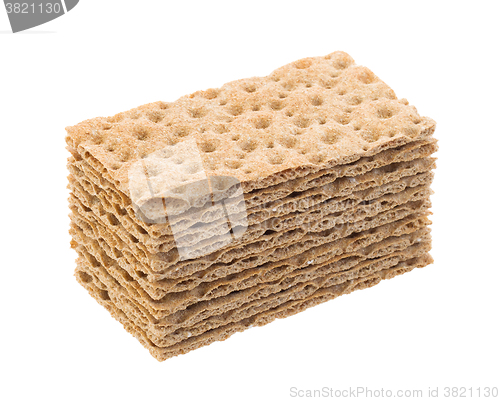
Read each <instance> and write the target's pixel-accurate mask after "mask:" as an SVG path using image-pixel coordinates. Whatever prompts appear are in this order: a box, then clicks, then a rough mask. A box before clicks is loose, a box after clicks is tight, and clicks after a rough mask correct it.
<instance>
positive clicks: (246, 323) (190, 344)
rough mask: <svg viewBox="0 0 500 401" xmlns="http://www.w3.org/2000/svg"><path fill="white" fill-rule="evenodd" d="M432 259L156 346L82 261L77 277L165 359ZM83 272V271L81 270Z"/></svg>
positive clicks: (327, 288)
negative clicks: (113, 299)
mask: <svg viewBox="0 0 500 401" xmlns="http://www.w3.org/2000/svg"><path fill="white" fill-rule="evenodd" d="M430 263H432V258H431V257H430V256H429V255H428V254H426V255H424V256H421V257H417V258H414V259H410V260H407V261H404V262H401V263H399V264H397V265H396V266H394V267H391V268H388V269H385V270H381V271H377V272H375V273H373V274H370V275H368V276H365V277H360V278H355V279H350V280H348V281H346V282H344V283H341V284H329V283H328V284H326V285H325V286H324V287H320V288H318V289H316V290H314V288H313V290H314V291H313V292H312V294H307V290H309V288H306V289H305V291H304V292H305V293H306V295H305V297H303V298H302V299H292V300H289V301H287V302H283V303H282V304H281V305H280V306H279V307H277V308H272V309H269V310H267V311H266V312H264V313H260V314H257V315H254V316H251V317H249V318H246V319H243V320H242V321H240V322H237V323H231V324H229V325H225V326H222V327H218V328H216V329H212V330H209V331H207V332H204V333H203V334H201V335H199V336H192V337H190V338H188V339H187V340H184V341H181V342H179V343H177V344H175V345H173V346H170V347H157V346H155V345H154V344H153V343H152V342H151V341H150V340H149V338H148V336H147V334H146V333H145V332H144V331H143V330H142V329H140V328H139V327H138V326H136V325H134V324H133V323H132V322H131V321H130V320H129V319H128V318H127V316H126V314H125V313H124V312H123V311H122V310H121V309H119V308H118V307H117V306H116V305H115V304H114V303H113V302H112V301H111V299H110V298H109V295H108V293H107V287H106V286H105V285H104V284H102V283H101V282H100V281H99V280H98V279H97V278H96V277H93V276H91V275H90V274H88V273H86V272H85V266H81V265H79V266H78V267H77V272H76V277H77V280H78V281H79V282H80V284H82V285H83V286H84V287H85V288H86V289H87V290H88V291H89V293H90V295H92V297H94V298H95V299H96V300H97V301H98V302H99V303H100V304H101V305H102V306H104V307H105V308H106V309H107V310H108V311H109V312H110V313H111V315H112V316H113V317H114V318H115V319H116V320H118V321H119V322H120V323H122V324H123V326H124V328H125V329H126V330H127V331H128V332H129V333H131V334H132V335H134V336H135V337H136V338H137V339H138V340H139V341H140V342H141V344H142V345H143V346H144V347H145V348H147V349H148V350H149V351H150V353H151V355H153V356H154V357H155V358H156V359H158V360H159V361H163V360H166V359H168V358H171V357H173V356H176V355H180V354H185V353H187V352H190V351H192V350H194V349H197V348H200V347H203V346H206V345H209V344H211V343H213V342H215V341H223V340H226V339H227V338H229V337H230V336H231V335H233V334H235V333H237V332H241V331H244V330H246V329H248V328H250V327H252V326H263V325H265V324H268V323H270V322H272V321H273V320H275V319H276V318H285V317H288V316H291V315H294V314H296V313H298V312H301V311H303V310H305V309H307V308H309V307H312V306H315V305H318V304H320V303H323V302H326V301H328V300H331V299H334V298H336V297H338V296H340V295H344V294H348V293H350V292H352V291H355V290H359V289H364V288H369V287H372V286H374V285H376V284H378V283H379V282H380V281H381V280H383V279H390V278H393V277H395V276H397V275H400V274H404V273H406V272H409V271H411V270H413V269H414V268H420V267H424V266H426V265H428V264H430ZM80 272H82V273H84V274H80Z"/></svg>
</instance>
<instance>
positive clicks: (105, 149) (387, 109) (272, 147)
mask: <svg viewBox="0 0 500 401" xmlns="http://www.w3.org/2000/svg"><path fill="white" fill-rule="evenodd" d="M434 127H435V122H434V121H433V120H432V119H430V118H426V117H421V116H419V114H418V113H417V110H416V109H415V107H413V106H410V105H408V101H407V100H406V99H398V98H397V97H396V95H395V93H394V91H393V90H392V89H391V88H390V87H389V86H388V85H387V84H385V83H384V82H383V81H381V80H380V79H379V78H378V77H377V76H376V75H375V74H374V73H373V72H372V71H370V70H369V69H368V68H366V67H362V66H358V65H356V64H355V63H354V60H353V59H352V58H351V57H350V56H349V55H348V54H346V53H344V52H334V53H332V54H329V55H327V56H325V57H312V58H305V59H301V60H298V61H295V62H293V63H290V64H287V65H285V66H284V67H281V68H279V69H277V70H275V71H274V72H272V73H271V74H270V75H268V76H267V77H255V78H248V79H242V80H237V81H233V82H229V83H227V84H225V85H223V86H222V87H221V88H219V89H208V90H205V91H198V92H195V93H193V94H191V95H187V96H183V97H181V98H180V99H178V100H177V101H175V102H172V103H167V102H156V103H150V104H146V105H144V106H141V107H138V108H135V109H132V110H129V111H126V112H123V113H119V114H117V115H115V116H113V117H108V118H105V117H98V118H94V119H91V120H86V121H83V122H81V123H80V124H77V125H75V126H72V127H67V128H66V130H67V133H68V135H67V137H66V141H67V144H68V147H69V149H70V151H71V152H72V153H73V155H74V156H75V157H77V159H81V158H84V159H85V160H86V161H88V162H89V163H90V164H91V165H92V166H93V167H94V168H97V169H98V170H99V171H100V172H101V173H102V174H103V176H104V177H105V178H107V179H108V180H110V181H111V182H112V183H114V184H115V185H116V187H117V188H118V189H119V190H120V191H122V192H123V193H124V194H126V195H127V196H130V193H129V190H128V172H129V169H130V167H131V166H132V165H133V164H134V163H136V162H137V161H139V160H141V159H144V158H147V157H148V155H150V154H152V153H154V152H158V151H161V150H162V149H164V148H165V147H167V146H172V145H175V144H178V143H179V142H183V141H186V140H194V141H195V142H196V144H197V147H198V150H199V152H200V155H201V161H202V165H203V166H202V167H203V169H204V171H205V173H206V174H207V175H208V176H226V177H227V176H229V177H234V178H236V179H237V180H239V181H240V182H241V186H242V188H243V190H244V191H245V192H248V191H251V190H253V189H256V188H262V187H267V186H269V185H274V184H277V183H279V182H284V181H287V180H289V179H293V178H296V177H298V176H304V175H306V174H308V173H310V172H315V171H318V170H322V169H325V168H329V167H332V166H335V165H338V164H344V163H351V162H353V161H355V160H358V159H359V158H361V157H366V156H371V155H374V154H376V153H378V152H380V151H381V150H383V149H387V148H392V147H397V146H400V145H403V144H405V143H409V142H412V141H416V140H421V139H425V138H427V137H429V136H431V135H432V133H433V131H434ZM176 163H177V164H179V168H178V170H177V174H176V177H174V178H172V179H175V180H178V182H179V183H182V182H185V181H187V180H189V177H190V176H192V174H197V173H198V172H199V171H193V167H192V165H191V164H189V163H184V160H179V161H178V162H176ZM183 166H184V167H183Z"/></svg>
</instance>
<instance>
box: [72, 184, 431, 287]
mask: <svg viewBox="0 0 500 401" xmlns="http://www.w3.org/2000/svg"><path fill="white" fill-rule="evenodd" d="M430 194H431V190H430V189H429V188H428V186H425V185H422V186H417V187H413V188H407V189H405V190H403V191H402V192H400V193H397V194H390V195H384V196H382V197H380V198H377V199H375V200H374V201H372V202H370V203H367V204H364V205H361V206H359V207H357V208H349V209H346V210H345V211H343V212H340V213H338V214H337V212H334V213H333V214H330V215H329V214H324V213H318V214H313V215H305V216H304V217H302V218H300V216H298V217H296V218H295V219H294V220H295V221H296V226H297V228H293V229H291V230H288V231H287V230H285V231H283V232H280V231H275V230H272V232H271V233H270V234H267V235H266V233H267V231H266V230H265V229H264V230H261V233H259V235H260V237H259V238H258V241H256V242H252V243H248V244H246V246H245V247H244V248H230V249H228V250H221V251H218V252H216V253H215V254H214V256H212V255H210V256H209V257H204V258H199V259H196V260H194V261H192V260H188V261H182V262H178V263H176V264H172V263H169V264H168V262H167V263H163V264H162V265H160V266H162V267H164V268H163V270H164V271H163V273H164V276H163V278H178V277H181V276H186V275H191V274H193V273H195V272H196V271H200V270H202V269H206V268H207V267H209V266H210V265H212V264H214V263H229V262H231V261H234V260H235V259H240V258H242V257H245V256H249V255H251V254H253V253H262V252H263V251H265V250H267V249H272V248H275V247H276V246H279V245H282V244H287V245H288V244H291V243H296V242H302V243H304V242H307V241H309V242H310V243H311V244H312V245H319V244H321V243H324V242H327V241H325V238H328V234H323V233H324V232H325V231H326V230H334V231H335V227H336V226H337V227H338V226H341V225H344V224H345V223H353V222H356V221H360V220H363V219H366V218H369V217H373V216H375V215H377V214H379V213H381V212H383V211H388V210H390V209H393V208H394V207H396V206H398V205H402V204H405V203H409V202H418V201H421V200H423V199H426V198H428V196H429V195H430ZM77 213H78V212H77V210H74V211H73V215H72V216H76V215H77ZM74 218H76V217H74ZM300 224H302V225H303V226H300ZM305 224H307V225H305ZM79 226H82V227H84V229H86V230H87V231H88V232H89V236H91V237H97V238H99V237H103V238H106V237H109V233H107V232H106V230H103V229H101V230H99V228H100V226H98V225H95V224H94V225H92V224H91V222H89V221H88V220H87V221H86V222H85V221H84V220H83V219H82V217H81V216H80V218H79ZM108 243H111V244H113V243H116V241H108ZM119 253H121V254H126V253H127V250H126V249H125V248H123V247H122V248H120V249H119ZM170 265H173V266H174V268H169V266H170ZM141 267H142V268H143V269H147V271H148V273H151V270H149V269H150V268H152V269H153V271H157V272H162V269H155V268H154V265H153V264H150V265H145V264H141ZM165 267H166V268H165Z"/></svg>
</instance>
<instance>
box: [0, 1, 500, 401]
mask: <svg viewBox="0 0 500 401" xmlns="http://www.w3.org/2000/svg"><path fill="white" fill-rule="evenodd" d="M181 4H182V5H181ZM497 6H498V3H497V2H494V1H491V2H486V1H477V2H467V3H466V2H451V1H450V2H445V1H441V2H438V1H434V2H425V1H420V2H401V1H400V2H387V1H376V2H347V1H342V2H334V1H302V2H292V1H269V0H268V1H264V2H259V1H252V2H248V3H246V2H238V1H234V0H233V1H231V2H226V3H223V2H217V1H199V2H187V1H186V2H180V1H163V2H161V1H153V0H147V1H146V0H142V1H118V0H113V1H112V0H106V1H97V0H83V1H81V2H80V4H79V5H78V6H77V7H76V8H74V9H73V10H72V11H71V12H69V13H68V14H67V15H65V16H63V17H61V18H59V19H57V20H54V21H52V22H49V23H47V24H45V25H42V26H40V27H36V28H34V29H32V30H31V31H27V32H25V33H18V34H11V33H9V32H8V31H9V30H10V26H9V24H8V20H7V15H6V13H5V11H4V9H3V6H2V5H0V31H2V32H1V33H0V58H1V63H0V77H1V78H0V79H1V87H0V113H1V114H0V115H1V120H0V121H1V122H0V124H1V137H0V138H1V139H0V141H1V142H0V143H1V150H2V156H1V158H0V165H1V173H2V186H1V194H2V196H1V207H2V220H1V223H2V231H1V232H2V234H1V236H2V241H1V244H2V245H1V246H2V259H1V260H2V262H1V264H2V275H1V284H2V288H1V291H0V301H1V308H2V309H1V323H0V324H1V330H0V337H1V341H0V347H1V349H0V358H1V359H0V361H1V362H0V367H1V369H2V371H3V372H2V374H1V375H0V384H1V385H0V399H3V400H18V399H19V400H89V399H94V400H101V399H102V400H111V399H114V400H116V399H118V400H132V399H133V400H155V401H157V400H175V399H188V400H201V399H206V400H212V399H213V400H216V399H217V400H226V399H228V400H229V399H231V400H232V399H238V400H247V399H248V400H254V399H263V400H282V399H283V400H286V399H294V398H293V397H291V395H292V394H291V391H290V388H291V387H297V389H301V390H306V389H321V388H322V387H331V388H333V389H347V388H349V387H350V386H352V387H358V386H362V387H364V386H367V387H369V388H371V389H381V388H384V389H391V390H393V391H396V390H398V389H422V390H424V394H427V390H428V388H429V387H432V388H435V387H436V386H439V387H440V394H441V395H443V392H444V387H446V386H463V387H467V388H469V387H473V388H476V387H479V386H482V387H484V386H490V387H492V386H497V387H500V379H499V378H500V367H499V356H500V346H499V344H500V342H499V338H500V325H499V301H500V290H499V282H500V263H499V262H498V258H497V256H496V253H497V251H498V249H499V246H500V245H499V234H498V226H499V223H500V221H499V218H498V199H499V198H498V194H499V191H498V184H499V178H498V177H499V175H498V172H499V171H498V170H499V168H498V160H499V157H500V155H499V153H498V147H499V145H500V140H499V137H500V132H499V124H498V121H499V119H498V116H499V93H500V84H499V82H500V73H499V71H500V70H499V67H500V66H499V50H498V47H499V46H498V45H499V43H498V40H499V38H500V29H499V28H498V25H499V24H498V15H499V14H498V11H499V10H498V7H497ZM335 50H344V51H346V52H348V53H349V54H350V55H351V56H352V57H353V58H354V59H355V60H356V62H357V63H358V64H361V65H366V66H368V67H369V68H370V69H372V70H373V71H374V72H375V74H377V75H378V76H379V77H381V78H382V79H383V80H384V81H386V82H387V83H388V84H389V85H390V86H391V87H392V88H393V89H394V90H395V91H396V93H397V95H398V96H399V97H406V98H407V99H408V100H409V101H410V103H411V104H414V105H416V106H417V108H418V110H419V112H420V114H422V115H426V116H429V117H432V118H433V119H435V120H436V121H437V130H436V136H437V137H438V138H439V144H440V150H439V152H438V157H439V160H438V168H437V170H436V178H435V182H434V184H433V189H434V190H435V195H433V197H432V201H433V209H432V210H433V212H434V215H433V217H432V220H433V222H434V224H433V226H432V227H433V251H432V255H433V257H434V258H435V263H434V264H433V265H431V266H428V267H426V268H424V269H418V270H417V271H413V272H411V273H409V274H407V275H404V276H402V277H398V278H395V279H394V280H390V281H387V282H383V283H381V284H380V285H378V286H376V287H374V288H372V289H368V290H365V291H358V292H355V293H353V294H351V295H349V296H345V297H341V298H339V299H337V300H335V301H332V302H329V303H326V304H323V305H320V306H317V307H314V308H312V309H310V310H307V311H306V312H304V313H301V314H298V315H295V316H293V317H290V318H288V319H285V320H279V321H275V322H273V323H272V324H270V325H268V326H266V327H263V328H254V329H252V330H249V331H247V332H244V333H240V334H236V335H234V336H233V337H231V338H230V339H229V340H227V341H225V342H219V343H215V344H213V345H210V346H209V347H205V348H202V349H199V350H196V351H194V352H191V353H189V354H187V355H183V356H180V357H176V358H173V359H170V360H167V361H166V362H163V363H159V362H157V361H156V360H155V359H153V358H152V357H151V356H150V355H149V353H148V352H147V351H146V350H145V349H143V347H142V346H141V345H140V344H139V342H138V341H137V340H135V339H134V338H133V337H132V336H130V335H129V334H128V333H126V332H125V331H124V330H123V328H122V327H121V326H120V324H119V323H118V322H116V321H114V320H113V319H112V318H111V317H110V316H109V315H108V312H107V311H105V310H104V308H102V307H101V306H99V305H98V304H97V303H96V302H95V301H94V300H93V299H91V298H90V296H89V295H88V294H87V293H86V291H85V290H84V289H83V288H82V287H80V285H79V284H77V282H76V280H75V278H74V277H73V269H74V259H75V257H76V254H75V253H74V252H73V251H72V250H70V248H69V240H70V238H69V234H68V232H67V231H68V226H69V219H68V216H67V214H68V207H67V196H68V191H67V189H66V176H67V172H66V157H67V156H68V153H67V151H66V150H65V142H64V136H65V131H64V128H65V127H66V126H68V125H74V124H76V123H78V122H80V121H82V120H84V119H87V118H92V117H96V116H108V115H113V114H115V113H117V112H120V111H124V110H128V109H130V108H132V107H135V106H138V105H141V104H143V103H147V102H153V101H157V100H165V101H173V100H175V99H176V98H178V97H179V96H181V95H184V94H186V93H190V92H193V91H195V90H198V89H206V88H209V87H217V86H220V85H222V84H223V83H224V82H226V81H229V80H233V79H238V78H244V77H248V76H259V75H267V74H268V73H270V72H271V71H272V70H274V69H275V68H277V67H279V66H281V65H283V64H286V63H288V62H291V61H294V60H297V59H299V58H302V57H308V56H319V55H326V54H328V53H331V52H333V51H335ZM297 398H298V397H296V398H295V399H297ZM440 398H443V399H444V397H440ZM469 399H470V397H469Z"/></svg>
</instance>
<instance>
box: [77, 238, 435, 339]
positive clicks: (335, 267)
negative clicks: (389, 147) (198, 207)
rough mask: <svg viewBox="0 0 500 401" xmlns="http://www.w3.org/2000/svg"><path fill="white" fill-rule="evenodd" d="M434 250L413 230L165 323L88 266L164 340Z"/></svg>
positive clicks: (267, 278) (110, 276) (273, 277)
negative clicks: (325, 281) (321, 282)
mask: <svg viewBox="0 0 500 401" xmlns="http://www.w3.org/2000/svg"><path fill="white" fill-rule="evenodd" d="M429 249H430V234H429V229H413V231H411V232H409V233H407V234H403V235H401V236H394V237H388V238H386V239H382V240H381V241H378V242H374V243H373V244H369V245H368V246H366V247H358V248H357V249H356V250H354V251H351V252H346V253H343V254H339V255H333V257H332V256H331V255H330V256H329V257H328V256H326V257H325V258H324V262H322V263H319V262H318V263H311V264H308V265H307V266H305V267H303V268H293V267H292V268H291V269H288V272H283V271H279V270H278V271H274V272H273V271H267V272H266V273H267V274H261V275H260V281H259V280H258V281H257V282H255V280H248V279H247V280H245V281H243V280H240V282H239V283H240V284H243V286H242V287H241V289H237V290H235V289H233V290H232V292H230V293H229V294H223V296H221V297H217V298H214V299H211V300H206V299H205V300H203V299H200V300H199V301H197V300H194V303H191V304H190V305H191V306H190V307H189V308H186V309H183V310H180V311H177V312H175V313H170V314H167V315H165V317H164V318H162V319H155V318H153V317H152V316H151V315H149V314H148V313H147V312H146V311H145V310H144V308H142V307H141V305H140V304H139V303H138V302H137V300H135V299H134V298H133V295H134V294H133V293H132V294H131V292H130V291H128V289H127V288H126V287H123V286H122V285H121V284H120V283H119V281H117V280H116V279H115V277H116V272H115V271H108V270H107V269H106V268H105V267H104V266H103V265H90V264H87V265H88V267H89V269H90V271H92V272H93V274H95V275H96V276H97V277H99V279H100V281H102V282H103V283H105V284H106V286H107V287H108V292H109V295H110V296H111V298H113V299H114V300H115V301H114V302H115V303H117V302H120V303H122V304H123V305H125V309H124V308H121V309H122V310H124V311H126V312H127V313H130V314H131V315H133V316H136V317H137V318H138V319H139V320H140V321H142V322H144V323H145V327H147V329H148V331H151V332H152V333H153V334H154V335H155V336H156V337H157V338H160V337H164V336H165V335H170V334H172V333H174V332H177V333H179V331H182V330H184V329H188V328H192V327H193V325H199V324H200V323H202V322H204V323H203V325H205V327H206V323H207V321H208V320H207V319H209V320H210V322H212V327H211V328H213V324H215V323H214V322H227V321H228V320H229V319H230V317H231V319H235V320H234V321H237V320H238V319H239V318H237V316H239V314H240V312H239V311H240V309H241V308H244V309H245V308H248V305H249V304H250V303H251V304H252V305H254V306H258V305H260V304H262V303H263V302H268V301H269V300H270V299H272V298H271V297H274V296H279V295H280V293H282V292H283V291H285V290H288V289H289V288H291V287H297V288H298V287H303V286H305V285H307V283H309V282H311V281H314V280H316V279H319V278H321V277H324V276H327V275H328V276H330V275H340V276H341V277H346V276H345V274H347V277H348V278H349V277H351V275H352V273H353V272H358V271H360V270H363V271H365V273H366V269H365V266H366V265H367V264H372V263H373V262H374V260H375V259H377V260H378V261H379V262H381V261H384V263H385V262H388V263H389V261H391V262H390V263H393V264H396V263H399V262H400V261H401V258H402V257H404V258H410V257H416V256H419V255H421V254H423V253H425V252H427V251H429ZM84 261H85V258H81V260H80V261H79V263H80V264H82V263H84V264H85V262H84ZM276 270H277V269H276ZM243 279H244V277H243ZM249 281H250V282H249ZM273 294H274V295H273ZM274 306H276V305H274ZM217 316H218V317H217ZM158 345H159V344H158Z"/></svg>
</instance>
